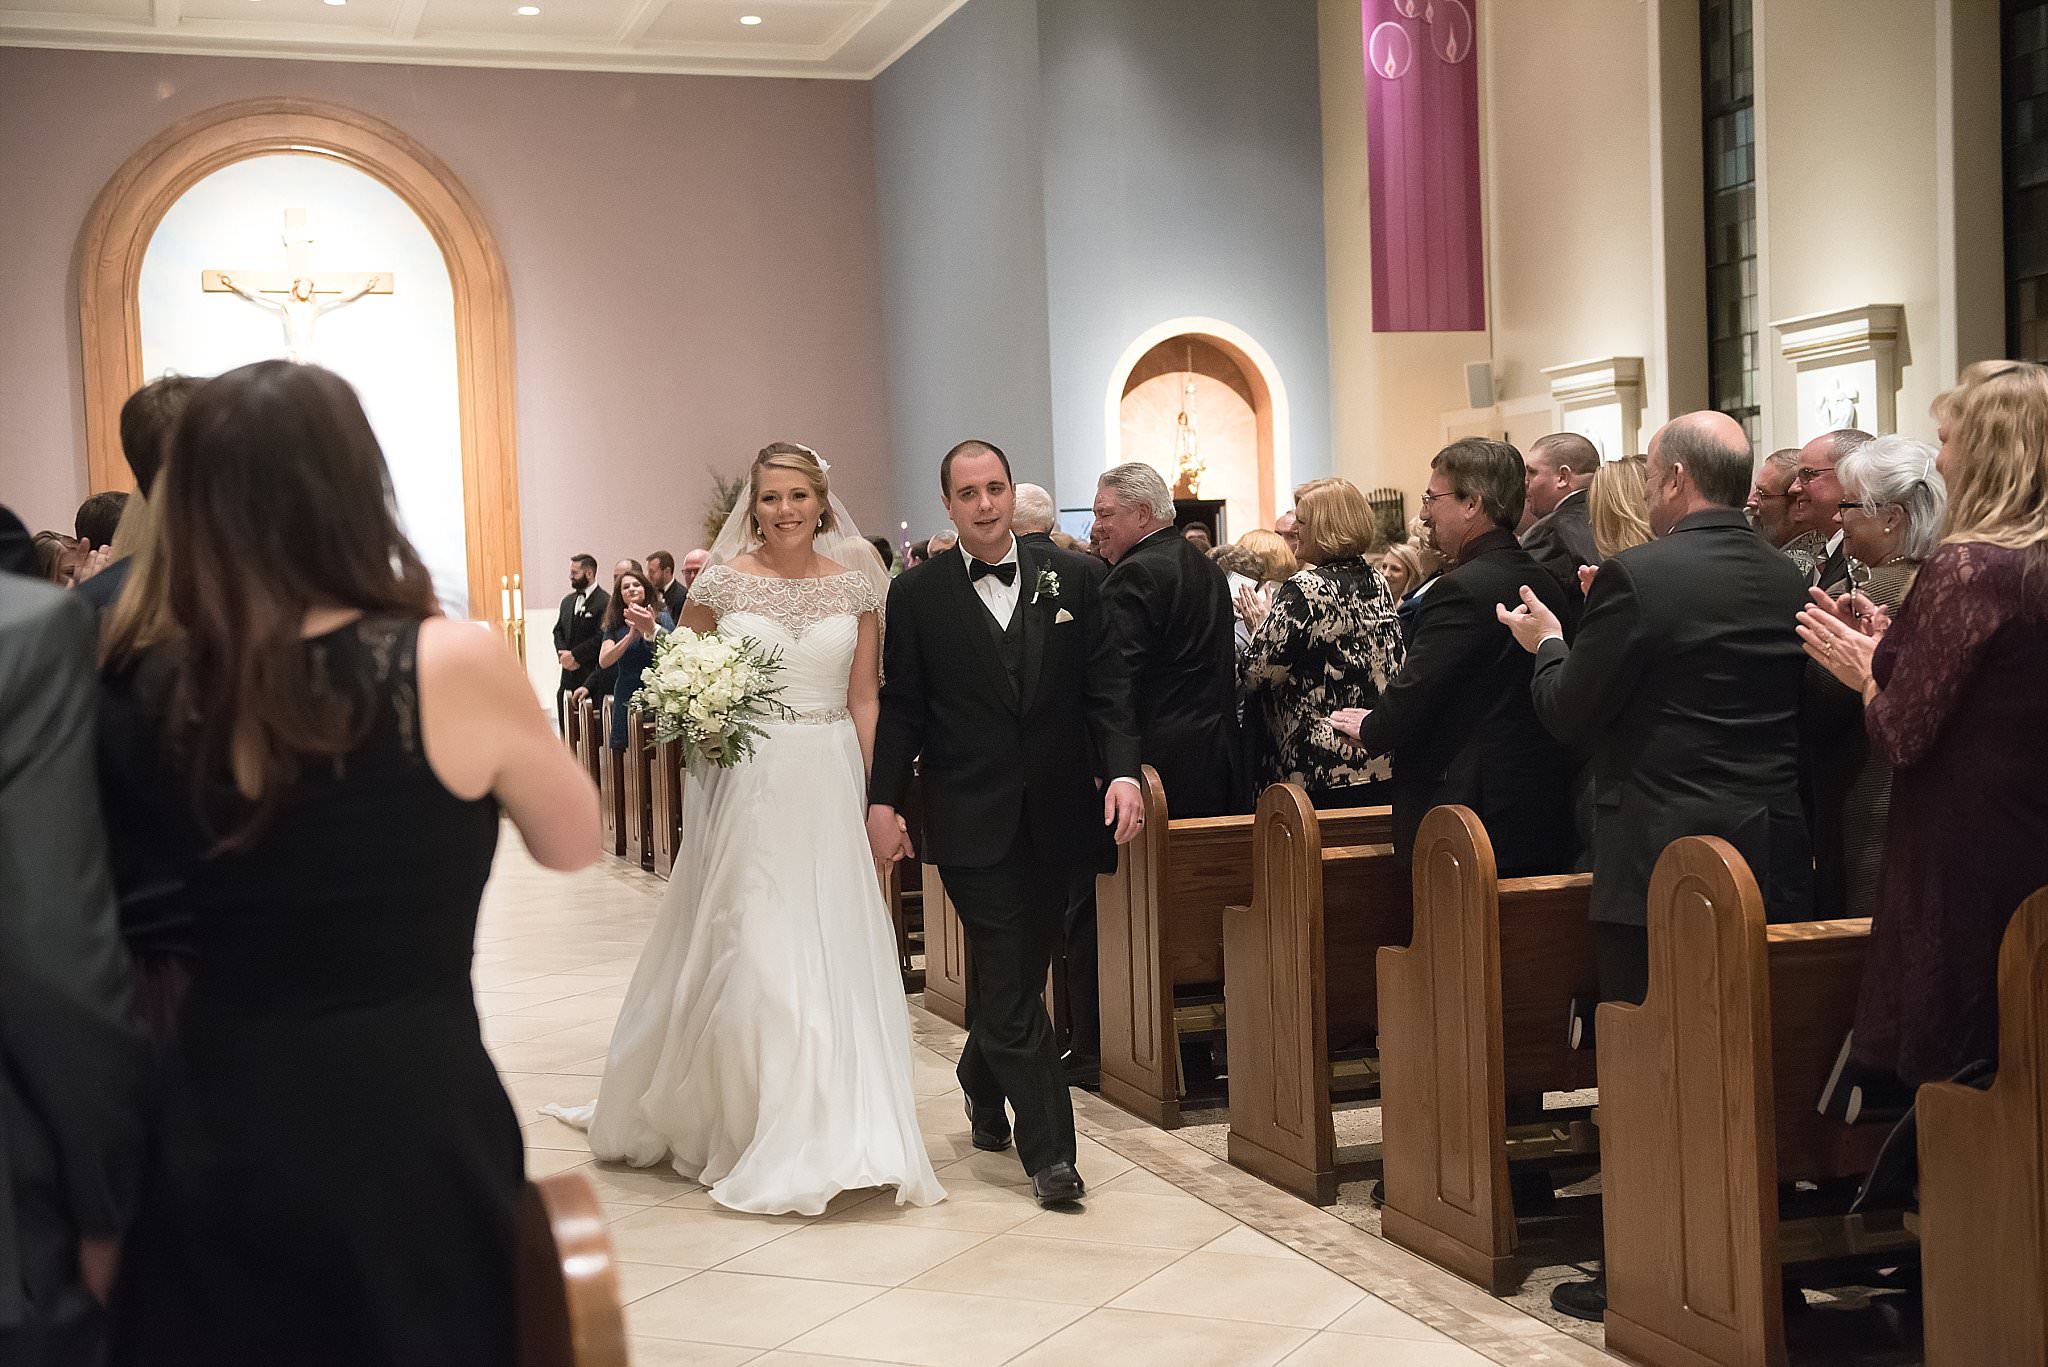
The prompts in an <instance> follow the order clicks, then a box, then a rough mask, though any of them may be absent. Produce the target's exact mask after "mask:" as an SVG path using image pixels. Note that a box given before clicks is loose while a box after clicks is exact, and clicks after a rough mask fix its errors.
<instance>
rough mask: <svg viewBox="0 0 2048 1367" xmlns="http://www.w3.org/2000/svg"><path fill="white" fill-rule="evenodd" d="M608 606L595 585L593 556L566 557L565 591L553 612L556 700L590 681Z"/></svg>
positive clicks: (608, 600)
mask: <svg viewBox="0 0 2048 1367" xmlns="http://www.w3.org/2000/svg"><path fill="white" fill-rule="evenodd" d="M610 605H611V595H610V594H608V593H606V592H605V591H604V590H603V589H601V588H599V587H598V586H597V557H596V556H594V555H578V556H572V557H570V560H569V592H568V594H567V595H566V596H565V597H564V598H563V599H562V606H561V607H560V608H559V609H557V610H556V612H555V654H556V655H557V656H558V657H559V658H560V660H561V665H562V682H561V686H560V687H559V688H557V689H556V690H555V696H556V698H557V700H559V699H560V697H561V695H562V694H564V693H573V692H575V691H576V690H577V689H578V688H581V687H583V686H584V685H585V684H586V683H588V682H589V681H590V675H591V671H592V670H594V669H596V668H597V648H598V647H599V646H600V645H602V644H604V614H605V609H606V608H607V607H609V606H610Z"/></svg>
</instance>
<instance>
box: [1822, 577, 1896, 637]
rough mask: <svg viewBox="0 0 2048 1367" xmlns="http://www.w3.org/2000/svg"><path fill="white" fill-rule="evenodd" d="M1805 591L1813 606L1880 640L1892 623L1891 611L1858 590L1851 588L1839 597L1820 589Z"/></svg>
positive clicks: (1844, 623)
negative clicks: (1830, 595)
mask: <svg viewBox="0 0 2048 1367" xmlns="http://www.w3.org/2000/svg"><path fill="white" fill-rule="evenodd" d="M1806 592H1807V595H1808V596H1809V597H1811V598H1812V599H1813V605H1814V607H1815V608H1817V609H1822V610H1825V611H1826V612H1828V613H1830V614H1832V615H1833V616H1834V618H1835V619H1836V620H1837V621H1839V622H1841V623H1842V624H1843V625H1844V626H1847V627H1850V628H1851V629H1853V630H1856V631H1860V632H1862V633H1863V634H1864V635H1866V636H1869V637H1872V638H1873V639H1878V640H1882V639H1883V637H1884V634H1885V631H1886V630H1887V629H1888V628H1889V627H1890V626H1891V624H1892V615H1891V613H1890V612H1888V611H1886V610H1885V609H1884V608H1881V607H1879V606H1878V605H1877V604H1875V603H1873V602H1871V601H1870V599H1869V598H1868V597H1866V596H1865V595H1864V594H1863V593H1862V592H1861V591H1860V590H1852V591H1850V592H1848V593H1845V594H1843V595H1842V596H1841V597H1840V598H1830V597H1828V595H1827V594H1826V593H1824V592H1822V591H1821V590H1820V589H1808V590H1807V591H1806Z"/></svg>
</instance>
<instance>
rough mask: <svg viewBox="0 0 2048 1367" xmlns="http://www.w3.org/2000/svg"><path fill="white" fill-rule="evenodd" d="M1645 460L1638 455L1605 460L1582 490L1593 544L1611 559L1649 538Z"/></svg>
mask: <svg viewBox="0 0 2048 1367" xmlns="http://www.w3.org/2000/svg"><path fill="white" fill-rule="evenodd" d="M1648 474H1649V462H1648V461H1646V460H1644V459H1643V458H1642V457H1641V456H1623V457H1622V458H1621V459H1620V460H1610V461H1605V462H1603V463H1602V464H1601V466H1600V468H1599V469H1598V470H1596V471H1594V473H1593V483H1592V487H1590V488H1589V489H1587V491H1586V505H1587V513H1588V515H1589V516H1590V517H1591V518H1592V522H1593V547H1594V549H1596V550H1598V551H1599V552H1600V558H1601V559H1602V560H1612V559H1613V558H1614V557H1615V556H1617V555H1620V554H1621V553H1622V552H1623V551H1625V550H1627V549H1628V548H1629V547H1631V546H1640V545H1642V544H1643V543H1644V542H1646V541H1648V540H1649V539H1650V508H1649V492H1648V491H1649V479H1648Z"/></svg>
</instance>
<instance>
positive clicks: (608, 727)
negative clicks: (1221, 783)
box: [597, 698, 626, 854]
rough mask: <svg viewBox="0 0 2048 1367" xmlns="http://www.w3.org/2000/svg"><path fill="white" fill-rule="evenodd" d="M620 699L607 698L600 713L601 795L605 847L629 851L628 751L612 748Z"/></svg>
mask: <svg viewBox="0 0 2048 1367" xmlns="http://www.w3.org/2000/svg"><path fill="white" fill-rule="evenodd" d="M617 707H618V700H617V699H616V698H606V699H605V700H604V707H603V708H602V710H601V711H600V712H599V716H598V738H597V758H598V765H597V795H598V799H599V803H600V805H601V806H602V807H603V809H604V847H605V848H606V849H607V850H609V851H611V852H612V853H613V854H624V853H625V852H626V763H625V760H626V752H625V751H623V750H614V749H612V713H613V712H614V711H615V710H616V709H617Z"/></svg>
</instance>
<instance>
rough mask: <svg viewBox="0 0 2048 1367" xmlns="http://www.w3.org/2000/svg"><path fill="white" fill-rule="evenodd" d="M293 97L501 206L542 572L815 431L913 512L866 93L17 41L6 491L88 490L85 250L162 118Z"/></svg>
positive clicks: (6, 232)
mask: <svg viewBox="0 0 2048 1367" xmlns="http://www.w3.org/2000/svg"><path fill="white" fill-rule="evenodd" d="M265 95H270V96H277V95H294V96H301V97H306V98H312V99H321V100H330V101H333V102H336V103H340V104H346V105H350V106H353V107H355V108H357V109H360V110H363V111H365V112H367V113H370V114H374V115H377V116H378V117H380V118H384V119H387V120H389V121H390V122H392V123H394V124H396V125H398V126H399V127H400V128H403V129H404V130H405V131H406V132H407V133H409V134H411V135H412V136H413V137H414V138H415V139H417V140H418V141H419V142H421V143H422V144H424V145H425V146H426V147H427V148H428V149H429V150H430V151H432V152H433V153H435V154H436V155H437V156H439V157H440V158H441V159H442V160H443V161H445V162H446V163H447V164H448V165H449V166H450V167H452V168H453V169H454V171H455V173H456V175H458V176H460V177H461V178H462V180H463V182H464V183H465V184H466V185H467V186H468V187H469V190H470V192H471V193H472V194H473V195H474V196H475V197H476V199H477V201H478V202H479V203H480V204H481V206H482V208H483V212H484V214H485V216H486V217H487V218H488V219H489V221H490V223H491V226H492V229H493V230H494V231H495V232H496V234H497V237H498V242H499V245H500V247H501V248H502V249H503V251H504V254H505V260H506V265H507V269H508V272H509V275H510V279H511V289H512V307H513V323H514V328H515V335H516V342H517V359H516V364H517V373H518V393H519V439H520V452H519V455H520V480H521V501H522V505H523V506H522V515H523V527H524V533H525V555H526V567H527V572H528V575H529V577H530V578H531V579H532V580H533V581H534V584H535V589H536V592H535V595H534V596H535V597H536V598H541V597H544V596H545V595H544V594H543V593H541V591H540V590H541V586H543V585H549V584H553V583H554V582H555V581H556V580H557V579H559V578H560V577H561V573H562V572H561V569H560V562H562V561H564V560H565V559H566V558H567V556H569V555H570V554H572V553H574V552H576V551H582V550H588V551H590V552H592V553H593V554H595V555H597V556H598V557H599V559H600V560H602V561H605V562H607V563H608V562H609V561H610V560H611V559H613V558H615V557H617V556H619V555H625V554H630V555H634V556H639V555H642V554H644V553H646V552H647V551H649V550H652V549H655V548H656V547H657V546H660V547H666V548H669V549H672V550H674V551H675V552H676V553H677V554H678V555H680V554H681V552H683V551H684V550H687V549H688V548H689V547H690V546H691V545H694V544H696V543H697V541H698V539H699V538H700V537H701V532H700V530H699V527H700V524H701V523H702V520H703V518H702V510H703V507H704V504H705V502H706V500H707V497H708V492H709V485H710V477H709V471H710V470H712V469H720V470H725V471H731V472H735V473H737V472H738V471H740V470H742V469H744V468H745V465H746V463H747V461H748V459H750V458H751V456H752V454H753V452H754V450H755V449H756V448H757V447H759V446H760V445H762V444H763V443H765V442H767V441H770V440H774V439H778V438H790V439H795V440H798V441H805V442H809V443H810V444H812V445H814V446H816V447H818V448H819V449H820V450H821V451H823V452H825V453H826V454H827V455H828V456H829V457H830V458H831V459H832V462H833V478H834V483H835V484H836V485H837V487H838V489H839V491H840V492H841V493H842V494H843V495H844V496H845V497H846V500H847V503H848V505H849V506H850V507H851V508H852V510H853V513H854V515H855V516H856V517H857V518H859V519H860V520H861V521H862V522H863V524H865V525H868V526H870V527H893V525H894V522H895V518H894V515H893V507H892V504H893V500H892V497H891V491H890V472H889V469H888V463H887V462H888V457H887V454H886V453H887V451H888V449H889V445H888V441H887V439H886V431H887V403H886V394H885V388H884V387H885V381H884V369H885V367H884V360H883V358H884V348H883V337H882V300H881V271H880V264H879V262H880V253H879V247H878V243H877V232H878V230H877V226H876V211H875V189H874V179H875V178H874V155H873V144H872V135H871V129H870V117H869V87H868V85H867V84H866V83H864V82H851V81H783V80H760V79H742V78H730V77H702V76H633V75H609V74H591V73H581V72H546V71H493V70H476V69H465V68H453V67H418V66H378V65H366V64H355V63H328V62H285V61H264V60H251V59H238V58H210V57H161V56H139V55H128V54H117V53H86V52H53V51H35V50H26V49H12V48H0V244H4V248H0V503H6V504H9V505H11V506H12V507H14V508H15V510H16V511H17V512H19V513H20V514H21V515H22V518H23V520H25V521H26V522H28V523H29V525H30V526H31V527H42V526H52V527H62V528H64V529H66V530H69V528H70V525H71V517H72V513H73V510H74V509H75V508H76V506H77V504H78V502H79V500H80V499H81V498H82V497H83V496H84V494H85V493H86V492H87V491H86V488H85V450H84V433H83V426H84V422H83V417H82V411H81V398H80V394H81V389H80V379H79V362H78V322H77V303H76V299H77V278H76V271H75V268H74V265H73V260H72V257H73V252H74V249H75V246H76V243H77V238H78V234H79V231H80V228H81V226H82V225H83V223H84V219H85V214H86V211H87V210H88V208H89V207H90V206H91V204H92V201H93V197H94V196H95V195H97V194H98V193H99V189H100V186H101V185H102V184H103V183H105V181H106V179H107V178H108V177H109V176H110V175H112V174H113V172H114V171H115V169H116V168H117V167H119V166H120V164H121V162H122V161H123V160H125V159H126V158H127V157H128V156H129V155H130V154H131V153H132V152H133V151H134V150H135V149H136V148H137V147H139V146H140V145H141V144H142V143H144V142H145V141H147V140H148V139H149V138H151V137H153V136H154V135H155V134H156V133H158V132H159V131H161V130H162V129H163V128H164V126H165V125H167V124H169V123H171V122H173V121H175V120H177V119H180V118H183V117H184V116H186V115H188V114H191V113H193V112H195V111H198V110H201V109H205V108H208V107H210V106H212V105H216V104H220V103H223V102H225V101H228V100H237V99H245V98H249V97H253V96H265Z"/></svg>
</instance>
